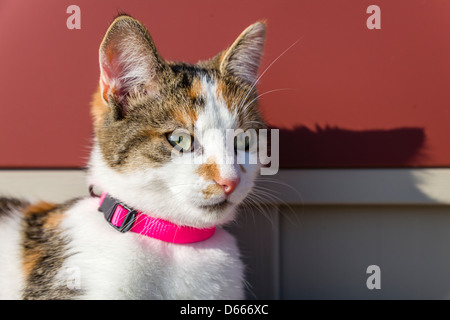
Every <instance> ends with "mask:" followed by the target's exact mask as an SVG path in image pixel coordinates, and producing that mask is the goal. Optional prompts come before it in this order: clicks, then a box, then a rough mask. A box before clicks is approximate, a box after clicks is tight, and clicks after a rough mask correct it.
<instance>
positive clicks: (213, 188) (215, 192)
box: [202, 183, 223, 199]
mask: <svg viewBox="0 0 450 320" xmlns="http://www.w3.org/2000/svg"><path fill="white" fill-rule="evenodd" d="M202 194H203V197H204V198H205V199H209V198H211V197H212V196H219V195H222V194H223V188H222V187H221V186H219V185H218V184H217V183H215V184H210V185H209V186H207V187H206V188H205V189H203V190H202Z"/></svg>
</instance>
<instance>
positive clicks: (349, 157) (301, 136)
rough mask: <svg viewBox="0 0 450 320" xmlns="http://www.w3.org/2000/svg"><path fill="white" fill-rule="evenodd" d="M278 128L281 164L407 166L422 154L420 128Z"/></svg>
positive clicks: (423, 141)
mask: <svg viewBox="0 0 450 320" xmlns="http://www.w3.org/2000/svg"><path fill="white" fill-rule="evenodd" d="M279 130H280V137H279V140H280V165H281V167H282V168H379V167H390V168H392V167H397V168H398V167H405V166H406V167H410V166H414V165H416V164H417V163H418V162H419V161H420V160H422V159H424V158H425V157H426V153H425V151H426V150H425V147H426V146H425V142H426V135H425V130H424V129H423V128H415V127H405V128H395V129H388V130H381V129H380V130H377V129H374V130H361V131H358V130H348V129H342V128H339V127H330V126H325V127H320V126H319V125H316V127H315V129H314V130H313V129H310V128H308V127H306V126H297V127H295V128H293V129H291V130H289V129H279Z"/></svg>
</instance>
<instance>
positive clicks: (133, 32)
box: [99, 15, 165, 104]
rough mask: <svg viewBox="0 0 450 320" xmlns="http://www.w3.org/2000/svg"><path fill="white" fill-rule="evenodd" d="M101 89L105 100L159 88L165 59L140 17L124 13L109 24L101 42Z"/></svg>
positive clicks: (122, 100) (151, 93)
mask: <svg viewBox="0 0 450 320" xmlns="http://www.w3.org/2000/svg"><path fill="white" fill-rule="evenodd" d="M99 62H100V89H101V96H102V98H103V100H104V101H105V102H109V100H110V99H111V97H114V99H115V101H116V102H119V103H121V104H122V103H125V99H126V97H127V95H129V94H130V93H131V92H132V91H136V90H137V91H143V92H145V93H147V94H150V95H155V94H157V92H158V89H159V88H158V87H159V83H158V82H159V80H158V77H159V76H160V74H161V70H162V69H163V67H164V65H165V62H164V60H163V59H162V58H161V57H160V55H159V54H158V51H157V50H156V47H155V44H154V42H153V39H152V37H151V36H150V34H149V33H148V31H147V29H146V28H145V27H144V26H143V25H142V24H141V23H140V22H139V21H137V20H136V19H133V18H132V17H130V16H126V15H121V16H119V17H117V18H116V19H115V20H114V21H113V23H112V24H111V26H110V27H109V29H108V31H107V32H106V35H105V37H104V39H103V41H102V43H101V45H100V50H99Z"/></svg>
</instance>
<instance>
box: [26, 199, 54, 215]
mask: <svg viewBox="0 0 450 320" xmlns="http://www.w3.org/2000/svg"><path fill="white" fill-rule="evenodd" d="M57 207H58V205H56V204H54V203H50V202H45V201H40V202H37V203H35V204H32V205H29V206H28V207H26V208H25V211H24V214H25V215H31V214H40V213H42V214H44V213H47V212H49V211H51V210H54V209H56V208H57Z"/></svg>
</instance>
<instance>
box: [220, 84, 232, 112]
mask: <svg viewBox="0 0 450 320" xmlns="http://www.w3.org/2000/svg"><path fill="white" fill-rule="evenodd" d="M216 98H217V101H223V102H224V103H225V104H226V105H227V107H228V109H229V110H230V111H233V110H232V107H233V99H231V98H230V97H228V94H227V85H226V83H225V82H224V81H221V80H217V91H216Z"/></svg>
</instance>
